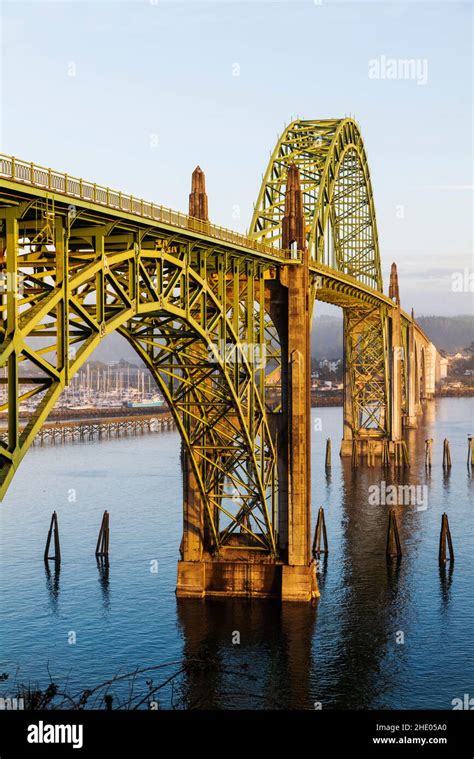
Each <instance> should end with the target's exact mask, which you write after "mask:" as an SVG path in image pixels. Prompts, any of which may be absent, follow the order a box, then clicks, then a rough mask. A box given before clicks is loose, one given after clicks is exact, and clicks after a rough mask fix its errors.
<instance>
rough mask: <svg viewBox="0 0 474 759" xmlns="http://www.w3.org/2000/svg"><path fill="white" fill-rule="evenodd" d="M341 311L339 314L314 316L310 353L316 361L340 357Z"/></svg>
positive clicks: (341, 343)
mask: <svg viewBox="0 0 474 759" xmlns="http://www.w3.org/2000/svg"><path fill="white" fill-rule="evenodd" d="M342 351H343V342H342V312H341V316H340V317H338V316H327V315H324V314H322V315H321V316H315V318H314V319H313V329H312V330H311V355H312V357H313V358H315V359H316V360H317V361H321V360H322V359H323V358H328V359H329V360H330V361H336V360H337V359H338V358H342Z"/></svg>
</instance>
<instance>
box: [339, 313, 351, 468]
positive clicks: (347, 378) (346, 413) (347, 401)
mask: <svg viewBox="0 0 474 759" xmlns="http://www.w3.org/2000/svg"><path fill="white" fill-rule="evenodd" d="M343 324H344V329H343V346H344V347H343V380H342V381H343V383H344V384H343V400H342V405H343V428H342V441H341V450H340V454H341V456H351V454H352V440H353V438H354V410H353V404H352V384H351V373H350V362H349V348H348V338H349V320H348V316H347V313H346V311H345V309H344V311H343Z"/></svg>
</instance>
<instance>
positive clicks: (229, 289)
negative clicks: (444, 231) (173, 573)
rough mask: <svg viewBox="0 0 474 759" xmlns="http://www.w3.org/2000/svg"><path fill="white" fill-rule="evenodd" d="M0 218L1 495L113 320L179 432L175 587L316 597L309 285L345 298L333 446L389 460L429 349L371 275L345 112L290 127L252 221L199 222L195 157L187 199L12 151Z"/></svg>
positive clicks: (429, 385)
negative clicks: (247, 224) (168, 200)
mask: <svg viewBox="0 0 474 759" xmlns="http://www.w3.org/2000/svg"><path fill="white" fill-rule="evenodd" d="M0 224H1V227H0V274H1V277H2V283H3V288H2V292H1V319H0V367H3V372H2V374H3V376H1V377H0V380H1V389H2V394H3V397H2V399H1V402H0V411H1V412H3V417H4V420H5V421H4V428H3V431H2V432H1V440H0V495H1V496H2V497H3V495H4V494H5V492H6V490H7V488H8V486H9V483H10V482H11V480H12V478H13V476H14V474H15V472H16V470H17V469H18V467H19V465H20V463H21V461H22V459H23V457H24V456H25V454H26V453H27V451H28V449H29V447H30V445H31V444H32V442H33V439H34V437H35V435H36V434H37V433H38V431H39V430H40V429H41V427H42V425H43V424H44V422H45V421H46V419H47V417H48V415H49V413H50V412H51V410H52V408H53V407H54V405H55V404H56V403H57V401H58V399H59V398H60V395H61V392H62V391H63V389H64V388H65V387H67V385H68V384H69V382H70V381H71V379H72V377H73V376H74V375H75V374H76V373H77V372H78V371H79V369H80V368H81V366H82V365H83V364H84V363H85V362H86V361H87V360H88V358H89V357H90V355H91V354H92V352H93V351H94V349H95V348H96V347H97V346H98V345H99V343H100V342H101V340H102V339H103V338H104V337H105V336H106V335H108V334H110V333H111V332H114V331H117V332H119V333H120V334H122V335H123V336H124V337H125V338H126V339H127V340H128V342H129V343H130V344H131V345H132V346H133V348H134V350H135V351H136V352H137V354H138V355H139V356H140V358H141V359H142V361H143V362H144V363H145V364H146V366H147V367H148V368H149V370H150V372H151V373H152V375H153V377H154V378H155V380H156V382H157V384H158V386H159V388H160V389H161V392H162V393H163V395H164V397H165V398H166V401H167V403H168V405H169V408H170V410H171V412H172V413H173V416H174V418H175V421H176V424H177V427H178V429H179V431H180V434H181V437H182V441H183V446H184V457H183V514H184V519H183V541H182V544H181V549H180V550H181V561H180V562H179V563H178V568H179V570H178V586H177V592H178V593H179V595H183V596H203V595H206V594H211V595H212V594H214V595H222V594H227V595H243V596H265V597H267V596H278V597H281V598H283V599H286V600H306V601H307V600H310V599H311V598H314V597H315V596H316V595H317V594H318V590H317V582H316V574H315V569H314V564H313V563H312V560H311V550H310V527H311V506H310V491H311V481H310V443H311V440H310V373H311V367H310V348H309V334H310V327H311V317H312V312H313V306H314V302H315V300H324V301H327V302H330V303H334V304H336V305H339V306H341V307H342V308H343V310H344V325H345V392H344V396H345V400H344V438H343V443H342V447H341V453H342V454H343V455H345V454H348V453H352V455H353V456H354V457H355V459H358V458H359V457H360V456H365V455H366V454H367V455H368V456H370V459H371V460H372V458H373V455H374V453H375V454H376V455H379V456H382V454H383V456H384V460H385V462H386V463H387V457H390V455H393V456H394V457H395V459H396V461H400V456H399V451H398V449H399V447H400V446H401V445H402V444H403V438H402V434H403V425H405V426H413V425H415V424H416V417H417V414H418V413H419V412H420V409H421V402H422V400H423V399H425V398H427V397H429V396H430V395H431V394H432V392H433V387H434V380H433V376H434V372H435V366H436V351H435V349H434V346H432V345H431V344H430V343H429V341H428V339H427V338H426V336H425V335H424V334H423V333H422V332H421V330H420V329H419V327H418V326H417V325H416V323H415V321H414V319H413V317H410V316H408V315H407V314H406V313H405V312H403V311H401V309H400V303H399V295H398V282H397V278H396V271H393V272H392V275H393V276H392V277H391V282H390V291H389V294H388V295H386V294H384V292H383V288H382V278H381V272H380V268H381V267H380V253H379V244H378V236H377V227H376V219H375V211H374V203H373V194H372V187H371V182H370V175H369V170H368V164H367V158H366V155H365V151H364V147H363V143H362V138H361V135H360V131H359V128H358V126H357V124H356V123H355V122H354V121H352V120H351V119H342V120H328V121H296V122H293V123H292V124H290V125H289V126H288V127H287V129H285V131H284V133H283V135H282V137H281V138H280V140H279V141H278V143H277V146H276V148H275V150H274V152H273V154H272V157H271V160H270V162H269V165H268V167H267V170H266V173H265V176H264V180H263V183H262V187H261V190H260V193H259V197H258V201H257V204H256V207H255V212H254V216H253V219H252V223H251V228H250V231H249V233H248V234H247V235H240V234H237V233H235V232H232V231H231V230H226V229H222V228H220V227H217V226H215V225H213V224H212V223H210V222H209V220H208V217H207V195H206V191H205V179H204V174H203V172H202V171H201V169H199V167H198V168H197V169H196V170H195V172H194V174H193V182H192V190H191V195H190V204H189V215H185V214H182V213H179V212H176V211H172V210H171V209H167V208H163V207H161V206H156V205H155V204H153V203H149V202H147V201H144V200H142V199H139V198H136V197H133V196H129V195H124V194H123V193H121V192H117V191H115V190H112V189H110V188H109V187H105V186H99V185H97V184H93V183H90V182H86V181H85V180H82V179H78V178H75V177H71V176H70V175H67V174H61V173H59V172H56V171H53V170H51V169H47V168H43V167H39V166H36V165H35V164H32V163H26V162H24V161H20V160H18V159H16V158H12V157H9V156H0ZM420 357H422V364H421V358H420ZM31 399H34V400H35V408H34V411H33V412H32V413H31V414H30V415H29V416H26V417H25V416H24V415H23V414H22V413H21V408H20V407H21V405H22V404H23V403H25V402H26V401H31Z"/></svg>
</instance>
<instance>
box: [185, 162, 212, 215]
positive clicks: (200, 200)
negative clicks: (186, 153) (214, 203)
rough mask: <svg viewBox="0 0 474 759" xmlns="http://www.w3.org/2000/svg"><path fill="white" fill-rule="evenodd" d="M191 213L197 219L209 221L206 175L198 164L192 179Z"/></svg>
mask: <svg viewBox="0 0 474 759" xmlns="http://www.w3.org/2000/svg"><path fill="white" fill-rule="evenodd" d="M189 215H190V216H194V218H195V219H202V221H209V216H208V209H207V194H206V177H205V176H204V172H203V170H202V169H201V167H200V166H196V168H195V169H194V171H193V176H192V179H191V194H190V196H189Z"/></svg>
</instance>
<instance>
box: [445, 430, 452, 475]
mask: <svg viewBox="0 0 474 759" xmlns="http://www.w3.org/2000/svg"><path fill="white" fill-rule="evenodd" d="M443 469H448V470H449V469H451V451H450V449H449V440H448V439H447V438H444V441H443Z"/></svg>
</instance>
